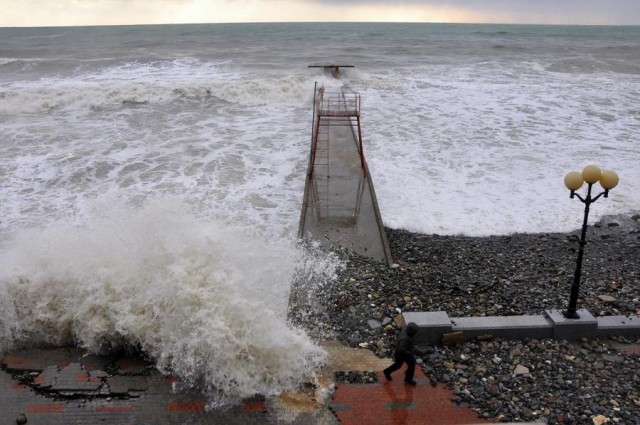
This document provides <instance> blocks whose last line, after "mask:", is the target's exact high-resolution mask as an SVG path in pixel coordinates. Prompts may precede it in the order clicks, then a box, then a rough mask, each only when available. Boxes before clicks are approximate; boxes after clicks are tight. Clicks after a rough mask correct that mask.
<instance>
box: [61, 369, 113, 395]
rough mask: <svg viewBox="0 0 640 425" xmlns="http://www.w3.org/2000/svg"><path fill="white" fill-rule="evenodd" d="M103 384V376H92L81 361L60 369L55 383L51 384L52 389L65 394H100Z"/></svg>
mask: <svg viewBox="0 0 640 425" xmlns="http://www.w3.org/2000/svg"><path fill="white" fill-rule="evenodd" d="M103 385H104V382H103V380H102V379H101V378H93V377H91V376H90V375H89V373H87V372H86V371H85V370H84V369H83V368H82V365H81V364H80V363H71V364H69V365H68V366H66V367H64V368H61V369H60V371H59V373H58V376H57V377H56V382H55V384H54V385H52V386H51V391H56V392H59V393H61V394H64V395H74V394H79V395H80V394H81V395H90V394H98V393H99V392H100V388H101V387H102V386H103Z"/></svg>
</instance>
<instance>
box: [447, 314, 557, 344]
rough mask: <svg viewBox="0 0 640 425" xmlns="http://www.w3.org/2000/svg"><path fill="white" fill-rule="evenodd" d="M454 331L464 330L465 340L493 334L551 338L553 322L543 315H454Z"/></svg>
mask: <svg viewBox="0 0 640 425" xmlns="http://www.w3.org/2000/svg"><path fill="white" fill-rule="evenodd" d="M451 321H452V322H453V330H454V331H462V332H463V334H464V339H465V340H470V339H474V338H477V337H478V336H480V335H486V334H491V335H493V336H494V337H497V338H508V339H523V338H527V337H529V338H551V337H552V336H553V324H552V323H551V322H550V321H549V320H547V318H545V317H544V316H541V315H525V316H486V317H453V318H451Z"/></svg>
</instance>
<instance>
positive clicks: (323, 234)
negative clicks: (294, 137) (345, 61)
mask: <svg viewBox="0 0 640 425" xmlns="http://www.w3.org/2000/svg"><path fill="white" fill-rule="evenodd" d="M313 123H314V124H313V136H312V147H311V151H310V155H309V166H308V171H307V178H306V183H305V192H304V200H303V204H302V210H301V215H300V227H299V236H300V237H301V238H303V237H306V238H311V239H314V240H317V241H319V242H320V243H321V244H322V245H323V246H325V247H336V246H340V247H343V248H347V249H349V250H352V251H354V252H356V253H358V254H361V255H363V256H368V257H373V258H376V259H380V260H383V261H386V262H387V263H389V264H391V263H392V259H391V255H390V251H389V245H388V242H387V238H386V235H385V232H384V227H383V224H382V218H381V216H380V211H379V209H378V202H377V199H376V195H375V190H374V187H373V182H372V180H371V176H370V174H369V170H368V167H367V164H366V161H365V159H364V155H363V152H362V139H361V131H360V98H359V95H358V94H357V93H355V92H352V91H348V90H346V89H342V90H341V91H339V92H337V93H335V92H334V93H325V92H324V90H323V89H322V88H319V89H316V105H315V107H314V121H313Z"/></svg>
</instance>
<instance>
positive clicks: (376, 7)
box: [0, 0, 640, 27]
mask: <svg viewBox="0 0 640 425" xmlns="http://www.w3.org/2000/svg"><path fill="white" fill-rule="evenodd" d="M291 21H294V22H295V21H298V22H326V21H368V22H485V23H533V24H621V25H640V0H0V26H2V27H7V26H59V25H62V26H68V25H114V24H170V23H200V22H291Z"/></svg>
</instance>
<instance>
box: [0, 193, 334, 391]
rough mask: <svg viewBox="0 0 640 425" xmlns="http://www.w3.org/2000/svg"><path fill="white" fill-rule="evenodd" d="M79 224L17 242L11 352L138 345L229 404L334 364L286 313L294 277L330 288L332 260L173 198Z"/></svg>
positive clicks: (94, 215) (2, 287) (6, 289)
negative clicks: (199, 213) (197, 213)
mask: <svg viewBox="0 0 640 425" xmlns="http://www.w3.org/2000/svg"><path fill="white" fill-rule="evenodd" d="M116 205H117V203H116ZM79 221H80V223H76V224H73V225H72V224H66V223H60V224H57V225H55V226H51V227H49V228H47V229H44V230H42V229H38V230H28V231H27V230H25V231H21V232H19V233H18V234H16V235H15V237H13V238H12V239H11V240H10V241H9V243H8V244H6V247H5V249H4V250H3V252H2V256H0V270H1V272H0V273H1V274H0V294H1V296H0V303H1V307H2V308H1V309H0V311H1V312H2V317H0V324H1V325H0V351H6V350H7V349H11V348H14V347H24V346H38V345H41V344H55V345H64V344H78V345H80V346H82V347H85V348H87V349H88V350H90V351H95V352H99V351H104V350H105V349H110V348H116V347H123V346H125V347H127V346H129V347H137V348H140V349H142V350H143V351H144V352H146V353H148V354H149V355H150V356H151V357H152V358H153V359H154V360H155V361H156V362H157V365H158V368H160V369H161V370H163V371H167V372H169V371H171V372H172V373H174V374H177V375H178V376H179V377H180V378H181V380H182V381H183V382H184V383H186V384H187V385H192V384H193V385H196V384H197V385H199V386H203V387H204V388H206V389H208V391H209V392H213V393H215V394H216V395H217V396H216V397H218V398H217V399H218V400H220V399H219V397H220V394H223V395H224V398H223V399H224V400H227V399H229V398H234V397H247V396H251V395H253V394H256V393H260V394H264V395H271V394H277V393H279V392H281V391H283V390H289V389H293V388H295V387H296V386H297V385H299V384H300V383H301V382H303V381H304V380H305V379H309V378H310V377H311V376H312V375H313V373H314V372H315V371H316V370H317V369H318V368H319V367H320V365H322V364H323V362H324V360H325V352H324V350H323V349H322V348H320V347H319V346H317V345H315V344H314V343H313V342H312V341H311V340H310V339H309V337H308V336H307V335H306V333H305V332H304V331H303V330H301V329H299V328H296V327H293V326H292V325H290V324H289V323H288V322H287V318H286V315H287V302H288V298H289V291H290V287H291V286H290V285H291V282H292V279H293V278H294V276H295V277H297V278H300V279H303V280H304V281H305V282H307V284H308V285H312V284H314V283H317V284H321V283H322V282H324V281H326V280H328V279H330V278H331V277H332V276H333V274H334V271H335V267H336V265H337V263H336V261H334V260H333V259H332V258H331V257H322V256H321V255H320V254H318V253H315V254H310V253H308V252H304V251H302V250H301V249H300V248H299V247H298V246H297V245H296V244H295V243H294V242H293V241H292V240H288V239H286V238H279V237H277V236H274V235H266V234H264V233H261V232H257V231H255V230H254V229H246V228H237V227H234V226H233V225H230V224H229V223H224V222H219V221H216V220H210V219H207V220H205V219H202V218H197V217H196V216H195V215H194V214H192V213H190V212H189V211H188V209H187V208H186V207H185V206H184V205H183V204H181V203H180V202H178V201H176V200H172V199H161V200H154V201H150V202H148V203H146V204H145V206H144V207H142V208H139V209H131V208H130V207H124V206H113V205H111V206H109V205H106V204H105V203H102V204H99V205H93V208H92V209H91V211H88V212H87V213H86V215H85V216H84V217H82V218H81V219H79ZM213 393H212V394H213Z"/></svg>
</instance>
